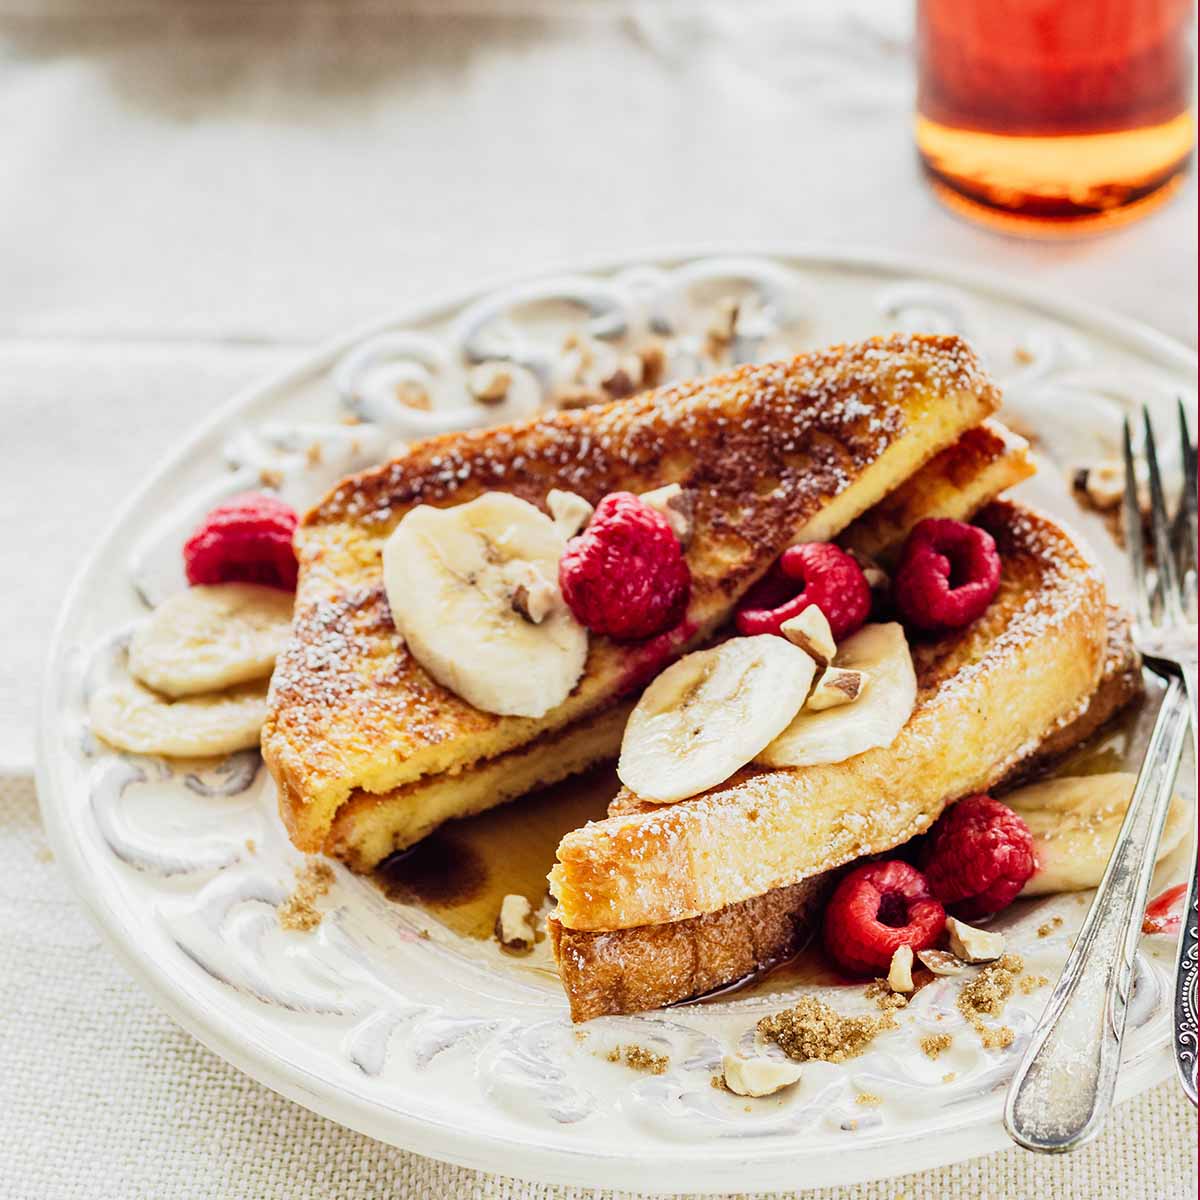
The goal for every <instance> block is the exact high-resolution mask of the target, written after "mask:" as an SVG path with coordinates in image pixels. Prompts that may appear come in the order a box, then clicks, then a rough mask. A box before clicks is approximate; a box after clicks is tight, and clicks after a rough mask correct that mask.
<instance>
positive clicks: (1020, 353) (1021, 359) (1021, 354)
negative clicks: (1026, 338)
mask: <svg viewBox="0 0 1200 1200" xmlns="http://www.w3.org/2000/svg"><path fill="white" fill-rule="evenodd" d="M1013 362H1015V363H1020V364H1021V366H1023V367H1026V366H1028V365H1029V364H1030V363H1031V362H1033V355H1032V354H1031V353H1030V352H1029V351H1028V350H1026V349H1025V347H1024V346H1018V347H1016V349H1015V350H1013Z"/></svg>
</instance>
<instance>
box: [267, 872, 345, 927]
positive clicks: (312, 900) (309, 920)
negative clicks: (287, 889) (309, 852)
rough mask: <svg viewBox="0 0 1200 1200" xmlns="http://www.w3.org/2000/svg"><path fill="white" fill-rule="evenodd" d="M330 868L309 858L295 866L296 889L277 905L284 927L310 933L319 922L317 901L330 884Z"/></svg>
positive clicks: (319, 911) (331, 877) (331, 881)
mask: <svg viewBox="0 0 1200 1200" xmlns="http://www.w3.org/2000/svg"><path fill="white" fill-rule="evenodd" d="M333 880H334V874H333V868H332V867H331V866H330V865H329V864H328V863H327V862H322V861H321V859H319V858H310V859H308V860H307V862H305V864H304V865H303V866H302V867H298V868H297V869H296V890H295V891H294V892H292V894H291V895H290V896H289V897H288V898H287V899H286V900H285V901H284V902H283V903H282V904H281V905H280V906H279V924H280V925H282V926H283V928H284V929H291V930H295V931H297V932H299V933H310V932H311V931H312V930H314V929H316V927H317V926H318V925H320V923H321V915H322V914H321V910H320V909H319V908H317V904H316V902H317V900H318V899H319V898H320V897H321V896H324V895H325V894H326V892H328V891H329V889H330V888H331V887H333Z"/></svg>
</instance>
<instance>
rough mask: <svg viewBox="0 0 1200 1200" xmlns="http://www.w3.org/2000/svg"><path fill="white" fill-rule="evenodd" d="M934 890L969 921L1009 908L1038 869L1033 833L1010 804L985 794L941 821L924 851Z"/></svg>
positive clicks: (924, 863)
mask: <svg viewBox="0 0 1200 1200" xmlns="http://www.w3.org/2000/svg"><path fill="white" fill-rule="evenodd" d="M921 865H922V866H923V867H924V869H925V874H926V875H928V876H929V886H930V887H931V888H932V889H933V894H934V895H935V896H936V897H937V898H938V899H939V900H940V901H941V902H942V903H943V904H945V905H946V906H947V907H950V906H953V908H954V914H955V916H958V917H962V918H963V919H964V920H967V921H970V920H973V919H974V918H976V917H984V916H988V915H989V914H991V913H997V912H999V911H1000V910H1001V909H1002V908H1007V907H1008V906H1009V905H1010V904H1011V903H1012V902H1013V901H1014V900H1015V899H1016V898H1017V893H1018V892H1019V891H1020V890H1021V889H1022V888H1023V887H1024V886H1025V882H1026V880H1027V879H1028V878H1029V877H1030V876H1031V875H1032V874H1033V873H1034V871H1036V870H1037V858H1036V856H1035V855H1034V852H1033V834H1031V833H1030V832H1029V826H1028V825H1026V824H1025V822H1024V821H1023V820H1022V819H1021V818H1020V817H1019V816H1018V815H1017V814H1016V813H1015V812H1013V810H1012V809H1011V808H1009V807H1008V806H1007V805H1006V804H1001V803H1000V802H999V801H998V800H993V799H992V798H991V796H985V795H983V794H982V793H981V794H980V795H978V796H968V797H966V799H965V800H960V801H959V802H958V803H957V804H954V805H952V806H951V807H950V808H948V809H947V810H946V811H945V812H944V813H942V815H941V816H940V817H939V818H938V819H937V823H936V824H935V825H934V827H933V828H932V829H931V830H930V831H929V836H928V838H927V839H926V841H925V845H924V847H923V849H922V852H921Z"/></svg>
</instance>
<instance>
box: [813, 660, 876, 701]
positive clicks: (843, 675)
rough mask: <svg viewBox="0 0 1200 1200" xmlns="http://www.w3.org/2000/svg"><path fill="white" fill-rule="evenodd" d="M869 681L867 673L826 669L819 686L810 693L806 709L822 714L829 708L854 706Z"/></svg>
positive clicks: (818, 683) (837, 668)
mask: <svg viewBox="0 0 1200 1200" xmlns="http://www.w3.org/2000/svg"><path fill="white" fill-rule="evenodd" d="M868 679H870V675H869V674H868V673H867V672H866V671H851V670H850V669H849V668H847V667H826V668H825V670H824V671H822V672H821V677H820V679H818V680H817V686H816V687H815V688H813V690H812V691H811V692H810V693H809V696H808V700H807V701H806V702H805V707H806V708H811V709H813V710H814V711H815V712H822V711H824V710H825V709H827V708H838V707H839V706H840V705H843V704H853V703H854V701H855V700H857V699H858V698H859V696H861V695H862V690H863V688H864V687H866V686H867V680H868Z"/></svg>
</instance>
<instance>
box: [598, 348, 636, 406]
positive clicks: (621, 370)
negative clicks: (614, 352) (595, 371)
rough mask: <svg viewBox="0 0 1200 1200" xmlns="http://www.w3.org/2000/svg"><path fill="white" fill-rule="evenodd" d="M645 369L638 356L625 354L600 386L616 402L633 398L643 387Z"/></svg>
mask: <svg viewBox="0 0 1200 1200" xmlns="http://www.w3.org/2000/svg"><path fill="white" fill-rule="evenodd" d="M644 373H645V369H644V367H643V366H642V360H641V359H640V358H639V357H638V356H637V355H636V354H624V355H622V356H621V358H620V359H619V360H618V361H617V365H616V366H615V367H613V369H612V371H610V372H609V374H608V375H606V376H605V377H604V378H603V379H602V380H601V381H600V386H601V387H602V388H603V389H604V390H605V391H606V392H607V393H608V394H609V395H610V396H612V398H613V399H614V400H621V399H623V398H624V397H626V396H632V395H633V394H634V392H636V391H638V389H639V388H641V386H642V376H643V375H644Z"/></svg>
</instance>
